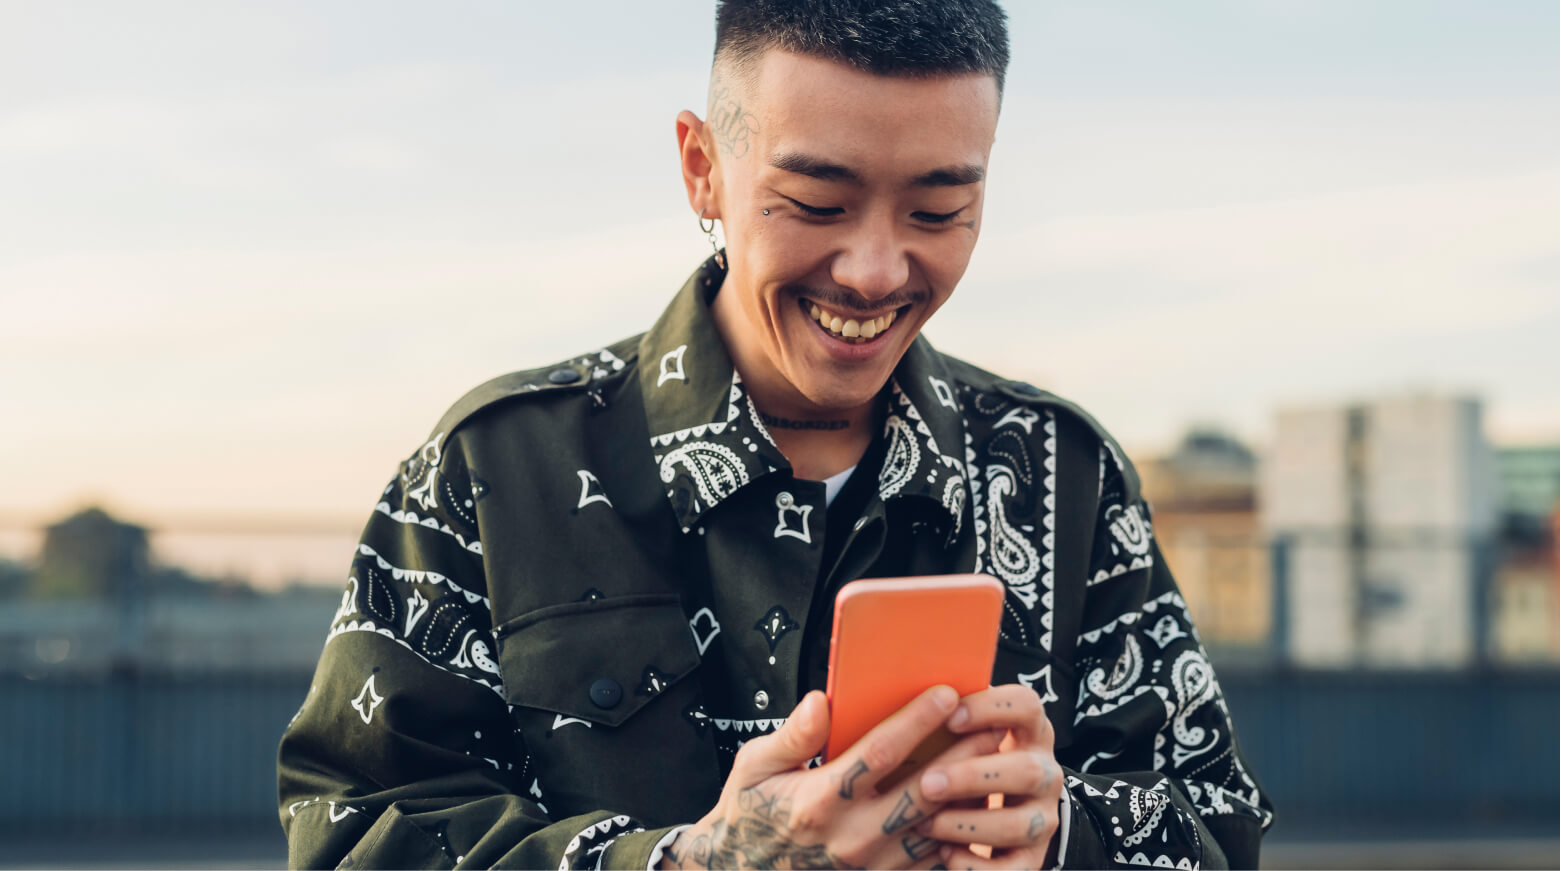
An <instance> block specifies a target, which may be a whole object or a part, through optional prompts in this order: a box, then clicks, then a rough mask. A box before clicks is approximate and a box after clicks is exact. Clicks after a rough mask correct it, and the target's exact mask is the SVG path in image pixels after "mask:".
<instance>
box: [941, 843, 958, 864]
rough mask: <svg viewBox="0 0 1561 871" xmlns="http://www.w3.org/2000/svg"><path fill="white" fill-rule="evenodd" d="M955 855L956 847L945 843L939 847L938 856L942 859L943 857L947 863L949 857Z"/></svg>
mask: <svg viewBox="0 0 1561 871" xmlns="http://www.w3.org/2000/svg"><path fill="white" fill-rule="evenodd" d="M953 855H954V848H953V847H950V846H949V845H948V844H944V845H943V846H941V847H939V848H938V857H939V858H940V859H942V860H943V861H944V862H945V863H947V862H948V860H949V857H950V856H953Z"/></svg>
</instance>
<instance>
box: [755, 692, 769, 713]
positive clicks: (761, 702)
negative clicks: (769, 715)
mask: <svg viewBox="0 0 1561 871" xmlns="http://www.w3.org/2000/svg"><path fill="white" fill-rule="evenodd" d="M753 706H754V707H756V708H758V709H759V710H761V711H762V710H764V709H765V708H768V707H769V706H770V694H769V693H767V692H765V691H764V690H759V691H758V692H756V693H754V694H753Z"/></svg>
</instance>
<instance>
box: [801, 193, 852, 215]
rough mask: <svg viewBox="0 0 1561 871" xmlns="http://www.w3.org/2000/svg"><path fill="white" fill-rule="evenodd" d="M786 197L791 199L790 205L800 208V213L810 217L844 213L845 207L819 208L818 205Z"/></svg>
mask: <svg viewBox="0 0 1561 871" xmlns="http://www.w3.org/2000/svg"><path fill="white" fill-rule="evenodd" d="M786 199H788V200H791V204H792V205H794V206H796V207H797V208H799V209H801V210H802V213H803V214H805V215H807V216H808V217H810V218H832V217H834V216H835V215H842V214H845V209H839V208H829V209H821V208H819V207H818V206H810V205H808V204H807V203H804V202H801V201H799V200H792V199H791V197H786Z"/></svg>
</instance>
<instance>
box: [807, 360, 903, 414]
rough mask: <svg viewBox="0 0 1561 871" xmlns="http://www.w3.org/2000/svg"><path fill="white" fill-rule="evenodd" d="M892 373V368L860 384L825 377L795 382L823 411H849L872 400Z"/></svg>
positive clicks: (809, 400) (808, 399) (811, 401)
mask: <svg viewBox="0 0 1561 871" xmlns="http://www.w3.org/2000/svg"><path fill="white" fill-rule="evenodd" d="M890 374H892V370H891V372H886V373H884V377H883V378H882V379H878V380H875V381H871V382H867V381H863V382H862V383H860V384H850V385H844V384H840V383H839V382H838V381H837V382H830V381H828V380H826V379H823V378H810V379H806V380H804V381H802V382H801V383H797V382H793V384H794V386H796V388H797V392H798V393H801V394H802V396H803V398H805V399H807V401H808V402H810V403H812V404H813V405H814V406H816V407H817V408H819V409H820V410H822V411H849V410H851V409H854V408H860V407H861V406H863V405H866V404H867V403H869V402H872V401H873V398H874V397H876V396H877V395H878V393H879V392H880V391H882V390H883V388H884V385H885V384H887V383H889V376H890ZM853 380H859V379H853Z"/></svg>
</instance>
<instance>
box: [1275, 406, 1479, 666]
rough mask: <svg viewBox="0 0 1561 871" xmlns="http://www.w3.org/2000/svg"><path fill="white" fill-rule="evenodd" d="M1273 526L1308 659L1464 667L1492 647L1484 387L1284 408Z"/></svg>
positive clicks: (1289, 646) (1301, 661)
mask: <svg viewBox="0 0 1561 871" xmlns="http://www.w3.org/2000/svg"><path fill="white" fill-rule="evenodd" d="M1275 424H1276V425H1275V431H1274V441H1273V445H1272V451H1271V455H1270V458H1269V462H1268V463H1267V464H1266V467H1265V472H1264V475H1263V477H1262V496H1261V500H1262V505H1263V510H1262V517H1263V521H1262V528H1263V530H1264V532H1265V534H1266V535H1267V536H1269V537H1271V538H1273V539H1275V540H1276V541H1278V542H1279V543H1280V547H1281V550H1280V552H1281V554H1282V556H1281V557H1280V558H1279V562H1280V563H1281V564H1282V568H1281V569H1280V571H1281V572H1282V574H1283V578H1282V580H1281V582H1280V584H1279V585H1278V589H1277V591H1276V594H1277V595H1278V596H1279V597H1280V601H1279V602H1277V603H1276V604H1277V606H1278V609H1279V612H1280V614H1281V615H1282V617H1281V618H1280V620H1281V623H1282V625H1281V626H1279V627H1277V628H1278V630H1279V632H1280V635H1281V638H1282V639H1283V644H1284V647H1285V655H1286V656H1287V658H1288V659H1289V660H1290V661H1291V662H1293V663H1295V664H1297V665H1303V666H1317V667H1346V666H1355V665H1373V666H1395V667H1454V666H1461V665H1466V664H1469V663H1471V662H1473V661H1475V660H1476V659H1477V658H1478V657H1479V656H1481V655H1482V652H1483V649H1484V648H1485V647H1486V646H1487V645H1486V642H1485V640H1484V639H1485V633H1486V627H1487V626H1488V625H1489V617H1488V615H1487V613H1486V611H1487V609H1488V589H1487V587H1488V583H1489V581H1488V579H1489V576H1490V574H1491V572H1492V569H1493V567H1494V566H1493V563H1494V559H1495V549H1494V542H1495V532H1496V492H1495V491H1496V487H1495V475H1494V469H1493V466H1492V457H1491V452H1490V449H1489V447H1488V445H1487V444H1486V441H1485V437H1484V434H1483V431H1482V409H1481V405H1480V402H1479V401H1478V400H1477V399H1472V398H1466V397H1447V396H1435V395H1424V394H1415V395H1406V396H1398V397H1391V398H1385V399H1380V400H1376V401H1372V402H1365V403H1360V404H1351V405H1336V406H1322V407H1312V408H1291V409H1285V410H1282V411H1280V412H1279V413H1278V415H1277V418H1276V421H1275Z"/></svg>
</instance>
